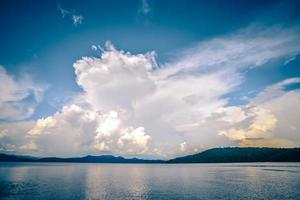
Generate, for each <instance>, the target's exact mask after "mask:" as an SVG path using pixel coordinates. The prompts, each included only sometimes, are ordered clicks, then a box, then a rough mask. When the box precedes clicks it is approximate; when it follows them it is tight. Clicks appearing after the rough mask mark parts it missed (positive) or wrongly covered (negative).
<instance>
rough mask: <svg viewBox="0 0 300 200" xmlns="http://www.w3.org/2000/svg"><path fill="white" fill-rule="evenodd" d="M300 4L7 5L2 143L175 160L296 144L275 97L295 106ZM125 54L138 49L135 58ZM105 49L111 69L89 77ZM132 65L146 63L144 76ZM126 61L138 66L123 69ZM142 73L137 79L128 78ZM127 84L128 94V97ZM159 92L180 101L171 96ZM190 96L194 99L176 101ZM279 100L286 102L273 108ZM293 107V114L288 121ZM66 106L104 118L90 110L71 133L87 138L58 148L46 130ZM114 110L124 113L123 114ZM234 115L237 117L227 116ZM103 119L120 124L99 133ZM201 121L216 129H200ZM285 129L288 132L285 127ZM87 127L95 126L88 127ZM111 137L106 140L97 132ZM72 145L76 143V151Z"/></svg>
mask: <svg viewBox="0 0 300 200" xmlns="http://www.w3.org/2000/svg"><path fill="white" fill-rule="evenodd" d="M299 10H300V4H299V1H274V0H272V1H192V0H190V1H183V0H180V1H179V0H177V1H154V0H153V1H151V0H137V1H133V0H132V1H88V2H84V1H3V2H1V6H0V16H1V17H0V26H1V27H2V30H1V37H0V43H1V47H2V48H1V49H0V65H1V66H2V69H1V73H2V74H1V80H2V81H1V82H2V87H1V90H3V92H2V100H1V101H0V104H2V105H1V106H0V108H1V110H2V116H1V117H0V130H1V131H2V132H1V134H0V135H2V136H1V137H0V140H2V141H1V142H0V150H1V151H4V152H9V151H12V152H17V153H31V154H37V155H73V154H72V153H70V152H75V153H77V154H89V153H91V154H101V153H112V154H122V155H127V156H150V157H171V156H174V155H180V154H187V153H190V152H194V151H199V150H201V149H205V148H209V147H214V146H229V145H233V146H234V145H246V146H249V145H250V146H251V145H253V146H262V145H267V146H268V145H269V146H295V145H296V146H297V145H299V144H300V143H299V141H300V137H299V129H298V127H296V125H295V124H293V122H294V121H295V120H296V119H295V118H293V119H291V122H290V123H291V124H289V123H288V122H286V121H285V120H283V121H282V120H281V118H282V116H281V112H280V109H279V107H280V106H279V104H280V105H281V106H285V104H286V103H287V102H286V101H285V100H284V98H288V97H286V96H288V95H293V96H292V97H289V98H288V99H290V100H291V99H293V98H294V101H293V103H294V104H292V105H294V106H296V108H299V99H298V98H299V96H298V95H299V94H298V93H299V80H298V77H300V69H299V64H300V60H299V59H300V57H299V52H300V47H299V46H300V43H299V42H300V39H299V38H300V32H299V30H300V29H299V28H300V27H299V24H300V23H299V22H300V12H299ZM107 41H110V42H109V43H107ZM122 50H123V51H124V52H123V51H122ZM126 52H129V53H130V55H131V56H133V57H134V56H136V57H135V58H134V59H136V60H135V61H134V62H137V64H133V63H132V62H133V61H132V60H131V57H130V56H128V55H127V53H126ZM151 52H152V53H151ZM106 54H107V55H110V54H112V55H114V56H116V58H114V57H110V56H108V57H109V58H110V59H108V58H107V59H108V60H107V61H106V62H107V63H111V64H112V66H111V69H114V70H112V71H111V74H106V75H103V73H100V74H98V76H96V75H97V73H95V74H96V75H95V76H93V73H94V71H93V70H96V71H97V69H99V68H101V67H103V65H104V63H102V61H104V60H105V59H106V58H104V57H105V55H106ZM101 55H102V56H104V57H101ZM124 56H125V57H124ZM126 56H127V57H126ZM82 57H88V58H89V59H90V60H87V59H82ZM117 58H119V59H124V61H123V64H124V66H118V67H119V68H118V69H119V71H118V70H117V68H116V69H115V67H116V66H115V65H116V63H117V62H116V61H115V59H117ZM97 59H99V60H97ZM132 59H133V58H132ZM139 59H140V61H138V60H139ZM80 61H82V62H80ZM127 61H128V62H127ZM74 63H81V64H77V65H76V64H74ZM87 63H90V64H87ZM99 63H100V64H99ZM123 64H120V65H123ZM126 64H127V65H126ZM81 65H82V66H81ZM86 65H91V66H94V67H95V69H93V70H91V69H90V68H88V67H86ZM135 65H142V67H145V68H146V69H147V70H148V71H147V73H146V72H141V71H140V69H139V68H138V69H135V67H136V66H135ZM148 65H150V69H151V70H150V71H149V66H148ZM106 67H107V66H106ZM122 67H124V68H126V67H128V70H137V71H135V72H134V73H133V74H131V75H130V74H126V73H127V71H122V70H121V69H122ZM101 69H102V68H101ZM84 70H91V71H89V72H90V73H87V71H84ZM120 70H121V71H120ZM121 72H122V73H121ZM119 73H120V76H119V75H118V74H119ZM138 73H146V74H148V75H149V74H150V75H149V77H148V75H147V76H146V75H145V74H143V76H142V74H138ZM83 75H84V76H83ZM102 76H104V77H107V78H108V80H109V81H107V82H106V81H104V79H103V80H102V78H101V77H102ZM110 76H112V77H111V79H109V78H110ZM136 76H137V77H136ZM145 76H146V77H145ZM86 79H87V80H88V81H87V80H86ZM139 79H142V80H143V81H142V83H140V82H137V83H132V82H131V81H132V80H139ZM148 79H149V80H151V81H152V82H151V83H150V82H149V83H148V82H147V81H148ZM194 79H195V80H194ZM101 80H102V81H104V82H102V81H101ZM105 80H106V79H105ZM114 80H116V82H114ZM128 81H129V82H128ZM223 81H224V82H223ZM146 82H147V84H145V85H143V84H144V83H146ZM206 82H207V84H211V85H207V86H206ZM107 84H111V85H114V87H113V88H111V87H112V86H111V85H110V86H109V87H108V86H107ZM193 84H196V85H195V86H194V88H193ZM198 84H203V85H201V86H199V85H198ZM116 85H118V87H117V86H116ZM122 85H123V86H124V88H122V87H121V86H122ZM140 85H142V86H141V87H140ZM166 85H167V86H166ZM119 86H120V87H119ZM125 86H126V87H125ZM129 86H130V87H129ZM107 87H108V88H107ZM148 87H150V88H152V87H153V88H155V89H153V90H149V88H148ZM206 87H207V90H203V88H206ZM177 88H178V91H177ZM274 88H275V89H274ZM126 89H127V90H129V92H126V93H124V90H126ZM180 89H182V91H180ZM130 90H133V91H137V92H136V93H134V92H131V91H130ZM148 90H149V91H148ZM270 91H272V93H270ZM180 92H181V96H180V95H179V94H177V93H180ZM211 92H212V93H213V94H211ZM269 93H270V94H269ZM167 94H169V97H170V98H173V99H176V100H178V102H177V101H176V102H175V100H174V102H173V100H170V101H167V100H166V99H165V97H164V95H167ZM175 94H176V95H175ZM206 94H207V96H205V95H206ZM266 94H268V95H267V96H268V97H265V96H266ZM140 95H141V96H140ZM159 95H161V96H160V97H159V98H158V97H157V96H159ZM172 95H174V96H172ZM264 95H265V96H264ZM103 96H105V97H103ZM262 96H263V97H262ZM106 98H107V99H106ZM116 98H118V99H122V101H115V99H116ZM94 99H97V100H99V101H97V102H95V100H94ZM127 99H129V100H130V101H129V100H128V101H127ZM145 99H146V100H145ZM153 99H155V100H153ZM261 99H264V100H263V101H262V100H261ZM186 100H187V102H188V103H187V104H191V105H194V107H193V106H191V105H190V106H187V105H182V104H181V103H180V102H182V101H186ZM277 101H282V102H281V103H280V102H279V103H278V105H277V104H276V106H275V105H273V104H272V103H274V102H277ZM149 102H152V103H149ZM191 102H192V103H191ZM203 102H206V103H203ZM208 102H209V103H208ZM172 103H173V104H174V105H173V104H172ZM165 104H166V106H165ZM169 104H171V105H173V106H174V107H172V108H169V107H168V106H169ZM200 104H201V105H200ZM271 104H272V106H271ZM72 106H73V107H72ZM143 106H145V108H143ZM161 106H162V107H164V106H165V107H166V108H168V109H170V110H168V109H167V110H166V112H169V113H170V116H165V114H164V113H162V112H158V111H157V112H151V110H148V108H149V107H150V108H152V109H153V110H155V109H157V110H160V107H161ZM275 107H276V108H275ZM142 108H143V109H142ZM254 108H255V109H254ZM296 108H295V109H294V110H291V111H289V112H292V113H291V117H293V116H295V115H296V113H297V109H296ZM72 109H75V110H77V112H84V110H85V111H87V110H88V111H89V113H88V115H95V113H96V115H97V113H99V112H100V110H101V112H103V113H106V114H103V115H101V116H98V118H99V119H98V118H97V117H96V118H97V119H96V121H97V123H96V122H95V123H96V124H97V126H96V127H94V128H93V127H92V125H86V124H82V126H83V127H85V126H86V129H84V130H83V131H82V133H78V134H77V135H81V136H80V138H81V137H83V138H84V139H82V138H81V139H80V142H79V141H78V138H77V139H74V135H72V136H70V137H69V138H72V139H70V141H69V143H70V145H71V146H72V148H71V147H70V148H69V149H67V147H66V149H62V150H60V151H59V152H55V151H53V150H51V149H49V148H50V147H47V146H51V144H53V143H55V144H57V143H59V142H57V141H56V140H54V139H53V140H52V139H51V138H48V136H47V137H46V138H47V139H46V138H43V137H42V136H43V135H47V134H45V133H44V132H47V133H51V132H53V131H54V130H56V129H55V128H53V127H56V126H57V124H59V123H60V122H61V121H68V120H70V119H69V118H68V119H65V118H64V117H65V115H67V112H69V111H70V112H71V111H72V112H73V110H72ZM80 109H83V110H81V111H79V110H80ZM141 110H142V111H143V113H148V114H141V113H142V111H141ZM162 110H163V109H162ZM198 111H199V112H198ZM277 112H278V113H277ZM92 113H94V114H92ZM116 113H117V114H116ZM120 113H123V114H124V113H127V114H124V115H126V116H122V117H121V114H120ZM85 114H87V113H85ZM182 115H186V117H182ZM227 115H228V116H230V117H231V118H232V119H230V120H228V116H227ZM63 116H64V117H63ZM226 116H227V117H226ZM237 116H238V117H239V118H240V119H239V120H236V123H234V124H233V121H235V117H237ZM56 118H57V119H56ZM102 118H105V119H107V120H108V121H109V120H112V122H109V123H108V124H110V125H111V126H118V129H116V130H115V129H113V130H111V132H110V133H109V134H108V133H107V134H104V132H105V131H103V130H102V132H101V131H100V132H101V133H99V130H101V127H102V128H103V126H104V125H103V123H104V124H105V119H102ZM233 118H234V119H233ZM72 120H73V119H72ZM107 120H106V121H107ZM164 120H165V121H164ZM222 120H223V121H224V122H222V123H220V121H222ZM293 120H294V121H293ZM51 121H55V123H54V122H53V123H52V122H51ZM73 121H74V120H73ZM75 121H76V120H75ZM149 121H150V122H149ZM156 121H157V122H156ZM158 121H159V122H158ZM261 121H264V122H266V124H267V125H262V124H261V123H262V122H261ZM225 122H226V123H228V124H226V125H225ZM47 123H50V125H49V124H48V125H45V124H47ZM61 123H62V122H61ZM70 123H71V122H70ZM78 123H81V122H80V120H79V122H78ZM201 123H202V125H201ZM205 123H207V124H205ZM281 123H284V125H282V124H281ZM51 124H52V125H51ZM55 124H56V125H55ZM101 124H102V125H101ZM112 124H113V125H112ZM212 124H213V125H212ZM40 126H42V128H41V127H40ZM203 126H207V127H210V126H213V127H211V128H210V129H209V131H208V130H206V129H205V128H204V129H203ZM258 126H259V127H260V128H255V127H258ZM286 126H288V127H293V128H291V129H292V130H291V131H290V133H287V134H286V135H282V133H281V132H282V131H283V129H284V127H286ZM12 127H18V130H12V129H13V128H12ZM153 127H155V128H153ZM182 127H184V128H182ZM186 127H189V128H186ZM201 127H202V128H201ZM47 128H49V130H47ZM111 128H112V127H111ZM15 129H16V128H15ZM125 129H126V130H127V132H126V131H125V132H124V130H125ZM265 129H266V130H265ZM56 131H58V132H60V131H61V132H64V133H65V132H71V131H70V130H68V129H64V130H56ZM122 131H123V132H124V133H121V132H122ZM10 132H11V133H10ZM17 132H18V134H21V135H18V134H17ZM33 132H34V133H35V134H33ZM86 132H92V133H93V134H92V133H90V135H89V134H87V135H84V133H86ZM112 132H118V133H114V134H115V135H114V134H113V133H112ZM166 132H168V134H166ZM202 132H203V134H202V135H201V133H202ZM286 132H289V131H286ZM294 132H297V133H298V135H297V134H296V133H294ZM30 133H31V134H30ZM101 134H102V135H101ZM28 135H29V136H28ZM30 135H31V136H30ZM32 135H35V136H34V137H33V136H32ZM36 135H38V136H36ZM103 135H106V136H103ZM107 135H114V136H112V137H111V138H105V137H107ZM199 135H200V136H199ZM212 135H214V136H212ZM55 137H56V138H58V139H61V136H59V135H56V136H55ZM85 140H86V141H85ZM123 140H124V141H123ZM166 140H170V141H172V142H170V145H165V146H164V145H163V143H164V142H163V141H166ZM82 141H85V142H82ZM109 141H114V142H109ZM125 141H126V142H125ZM195 141H198V142H195ZM254 141H256V143H255V142H254ZM291 141H296V142H295V143H292V142H291ZM46 143H47V144H46ZM78 143H80V144H81V143H84V145H83V144H82V146H84V147H80V148H79V147H76V148H75V147H74V144H78ZM58 146H59V145H58ZM79 146H80V145H79ZM115 146H117V147H115ZM135 146H136V147H135ZM46 147H47V148H46ZM74 148H75V149H76V151H75V150H74ZM113 148H117V149H118V150H117V151H114V150H112V149H113ZM176 148H177V150H174V149H176ZM58 149H59V147H58ZM122 149H123V150H122ZM124 149H125V150H124ZM138 152H142V153H141V155H140V154H139V153H138Z"/></svg>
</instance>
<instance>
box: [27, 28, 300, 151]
mask: <svg viewBox="0 0 300 200" xmlns="http://www.w3.org/2000/svg"><path fill="white" fill-rule="evenodd" d="M298 35H299V34H297V32H295V31H293V30H283V29H280V28H274V29H268V30H263V31H261V30H260V31H259V30H258V29H257V28H256V29H254V30H253V29H251V30H250V29H247V30H244V31H240V32H238V33H236V34H235V35H230V36H224V37H221V38H216V39H212V40H209V41H205V42H202V43H199V44H198V45H196V46H195V48H192V49H188V50H186V51H184V52H183V53H180V54H178V55H177V58H176V59H174V60H173V61H171V62H168V63H164V64H161V65H158V64H157V62H156V57H155V53H154V52H149V53H145V54H137V55H133V54H131V53H129V52H124V51H121V50H117V49H115V48H114V47H113V45H112V44H111V43H107V44H106V49H102V50H101V51H102V54H101V56H100V58H96V57H83V58H82V59H80V60H78V61H76V62H75V63H74V69H75V74H76V82H77V84H78V85H79V86H80V87H81V88H82V93H80V94H78V96H77V97H76V98H74V99H73V100H72V101H71V102H70V103H69V104H67V105H65V106H64V107H63V109H62V110H61V111H58V112H57V113H55V114H54V115H52V116H49V117H47V118H45V119H40V120H37V122H36V123H35V126H34V127H32V128H31V129H30V130H28V131H27V144H22V149H31V150H33V149H36V150H35V152H37V153H38V154H40V155H55V156H71V155H84V154H91V153H93V154H97V153H112V154H118V155H119V154H120V155H128V156H129V155H130V156H134V155H143V156H154V157H173V156H178V155H182V154H185V153H188V152H194V151H198V150H200V149H204V148H209V147H214V146H226V145H230V144H237V143H239V144H240V145H246V146H247V145H263V144H265V145H267V144H269V145H275V144H283V143H285V144H286V145H289V146H291V143H289V142H287V141H291V140H292V139H293V141H295V143H296V142H298V141H299V140H300V139H299V135H297V134H296V132H297V130H299V126H298V123H296V121H297V116H296V115H297V113H299V112H298V108H299V105H300V103H299V91H298V90H292V91H285V90H284V88H285V86H286V85H288V84H292V83H296V82H298V79H297V78H296V79H288V80H286V81H284V82H281V83H278V84H275V85H273V86H270V87H269V88H266V89H265V90H264V91H263V92H261V93H259V94H258V95H257V96H256V97H255V98H254V99H250V98H249V99H248V101H249V104H248V105H245V106H228V99H227V98H226V97H225V96H226V95H227V94H229V93H230V92H233V91H234V90H235V89H236V88H237V87H238V86H239V85H240V84H241V83H242V81H243V80H244V79H245V76H244V74H243V71H244V70H246V69H251V68H253V67H261V66H262V65H263V64H265V63H267V62H269V61H271V60H275V59H277V60H281V59H282V60H284V59H286V58H288V57H291V56H293V55H296V54H297V53H299V52H300V47H299V45H297V44H298V43H299V40H300V39H299V36H298ZM287 104H288V106H287ZM284 107H285V108H286V111H283V108H284ZM283 113H284V114H285V115H289V116H288V117H287V118H288V119H289V121H287V120H285V119H284V116H283ZM287 113H289V114H287ZM288 127H290V128H288ZM282 130H285V132H281V131H282ZM220 131H221V133H222V136H220V135H219V134H218V133H220ZM287 132H288V133H287Z"/></svg>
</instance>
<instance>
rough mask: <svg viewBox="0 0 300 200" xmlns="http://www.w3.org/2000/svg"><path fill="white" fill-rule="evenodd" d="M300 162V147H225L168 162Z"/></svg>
mask: <svg viewBox="0 0 300 200" xmlns="http://www.w3.org/2000/svg"><path fill="white" fill-rule="evenodd" d="M231 162H300V148H255V147H244V148H243V147H225V148H214V149H209V150H206V151H203V152H200V153H197V154H194V155H189V156H184V157H178V158H175V159H171V160H168V161H167V163H231Z"/></svg>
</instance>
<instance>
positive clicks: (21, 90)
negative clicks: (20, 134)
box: [0, 66, 46, 121]
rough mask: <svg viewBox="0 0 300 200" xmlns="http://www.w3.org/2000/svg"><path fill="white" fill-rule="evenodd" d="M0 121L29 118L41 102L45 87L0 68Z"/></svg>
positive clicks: (25, 76)
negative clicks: (16, 76)
mask: <svg viewBox="0 0 300 200" xmlns="http://www.w3.org/2000/svg"><path fill="white" fill-rule="evenodd" d="M0 82H1V84H0V91H1V95H0V120H11V121H13V120H22V119H26V118H28V117H30V116H31V115H32V114H33V113H34V110H35V107H36V106H37V104H38V103H39V102H41V100H42V97H43V93H44V90H45V88H46V87H44V86H41V85H38V84H35V83H34V82H33V81H32V80H31V78H30V77H29V76H28V75H24V76H22V77H20V78H18V79H17V78H15V77H14V76H12V75H10V74H8V73H7V72H6V70H5V69H4V68H3V67H2V66H0Z"/></svg>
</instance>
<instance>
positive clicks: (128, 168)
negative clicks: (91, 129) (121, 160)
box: [0, 163, 300, 200]
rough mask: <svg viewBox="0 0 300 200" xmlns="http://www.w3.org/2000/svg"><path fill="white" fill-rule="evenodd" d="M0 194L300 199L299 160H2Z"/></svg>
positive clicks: (5, 196)
mask: <svg viewBox="0 0 300 200" xmlns="http://www.w3.org/2000/svg"><path fill="white" fill-rule="evenodd" d="M0 199H28V200H34V199H43V200H44V199H51V200H52V199H64V200H65V199H109V200H118V199H122V200H123V199H166V200H170V199H272V200H273V199H280V200H282V199H300V164H299V163H259V164H257V163H256V164H180V165H176V164H172V165H167V164H74V163H70V164H69V163H0Z"/></svg>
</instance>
